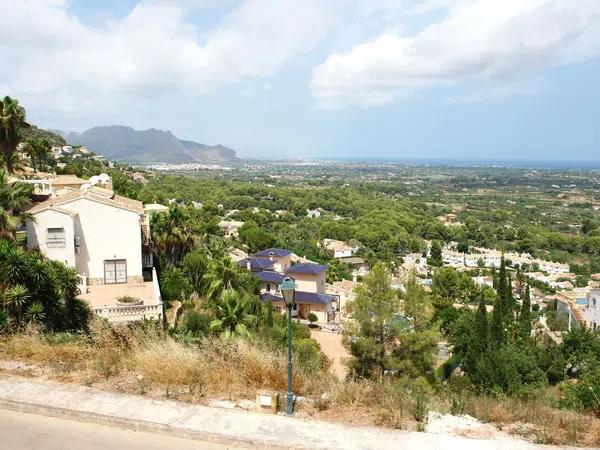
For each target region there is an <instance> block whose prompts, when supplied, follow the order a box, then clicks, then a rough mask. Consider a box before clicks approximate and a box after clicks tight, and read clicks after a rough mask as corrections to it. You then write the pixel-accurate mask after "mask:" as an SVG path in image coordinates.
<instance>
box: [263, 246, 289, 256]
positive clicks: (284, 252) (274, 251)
mask: <svg viewBox="0 0 600 450" xmlns="http://www.w3.org/2000/svg"><path fill="white" fill-rule="evenodd" d="M271 253H272V254H273V256H277V257H281V256H288V255H291V254H292V252H290V251H289V250H285V249H283V248H267V249H265V250H261V251H260V252H258V253H257V254H256V255H254V256H263V257H265V256H271Z"/></svg>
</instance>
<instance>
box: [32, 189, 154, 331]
mask: <svg viewBox="0 0 600 450" xmlns="http://www.w3.org/2000/svg"><path fill="white" fill-rule="evenodd" d="M28 212H29V213H30V214H31V215H32V216H33V218H34V220H28V221H27V223H26V230H27V246H28V248H30V249H39V251H40V252H41V253H43V254H44V255H45V256H46V257H48V258H49V259H52V260H56V261H61V262H63V263H64V264H66V265H67V266H70V267H73V268H75V269H76V270H77V273H79V275H80V278H81V287H80V290H81V298H83V299H84V300H86V301H88V302H89V303H90V306H91V308H92V310H93V311H94V312H95V313H96V314H98V315H100V316H102V317H105V318H107V319H108V320H110V321H115V322H118V321H131V320H141V319H144V318H151V319H161V318H162V302H161V298H160V291H159V289H158V283H157V280H156V275H155V273H154V270H153V261H152V253H151V249H150V246H151V242H150V224H149V221H148V216H147V215H146V214H145V212H144V209H143V206H142V203H141V202H139V201H137V200H132V199H129V198H126V197H120V196H118V195H115V194H114V193H113V192H112V191H109V190H107V189H102V188H88V189H78V190H73V191H70V192H66V193H63V194H62V195H59V196H57V197H53V198H50V199H48V200H46V201H43V202H41V203H38V204H36V205H34V206H33V207H32V208H30V209H29V211H28ZM124 297H128V298H129V299H130V300H133V302H132V303H131V304H129V305H124V304H120V303H119V298H124Z"/></svg>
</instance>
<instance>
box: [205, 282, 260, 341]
mask: <svg viewBox="0 0 600 450" xmlns="http://www.w3.org/2000/svg"><path fill="white" fill-rule="evenodd" d="M248 304H249V299H248V298H247V297H240V294H239V293H238V292H236V291H234V290H233V289H227V290H225V291H223V293H222V294H221V297H220V299H219V303H218V304H217V309H216V311H215V313H216V316H217V319H215V320H213V321H212V322H211V323H210V329H211V331H221V338H222V339H224V340H228V339H231V338H233V337H236V336H247V335H248V334H249V328H251V327H252V326H254V325H255V324H256V322H257V320H258V318H257V317H256V316H255V315H253V314H250V313H249V312H248Z"/></svg>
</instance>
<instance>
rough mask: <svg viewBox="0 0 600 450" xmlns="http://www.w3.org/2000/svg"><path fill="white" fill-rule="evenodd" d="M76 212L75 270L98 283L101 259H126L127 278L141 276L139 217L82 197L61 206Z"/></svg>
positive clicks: (101, 269)
mask: <svg viewBox="0 0 600 450" xmlns="http://www.w3.org/2000/svg"><path fill="white" fill-rule="evenodd" d="M61 207H62V208H65V209H69V210H72V211H75V212H77V213H78V216H77V217H75V227H74V228H75V236H79V237H80V253H79V255H77V256H76V268H77V272H79V273H82V274H83V273H85V274H87V276H88V277H89V278H90V279H92V280H91V281H92V282H94V281H96V282H98V281H100V280H102V282H103V280H104V260H106V259H125V260H127V278H128V280H130V281H131V280H132V278H134V279H140V280H141V278H142V252H141V249H142V236H141V231H140V216H139V215H138V214H137V213H134V212H131V211H127V210H125V209H121V208H115V207H113V206H108V205H104V204H101V203H98V202H94V201H91V200H88V199H85V198H81V199H77V200H75V201H73V202H71V203H68V204H65V205H62V206H61ZM94 279H95V280H94Z"/></svg>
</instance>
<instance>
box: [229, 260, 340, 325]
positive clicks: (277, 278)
mask: <svg viewBox="0 0 600 450" xmlns="http://www.w3.org/2000/svg"><path fill="white" fill-rule="evenodd" d="M291 255H292V253H291V252H290V251H289V250H285V249H281V248H268V249H266V250H262V251H260V252H258V253H256V254H255V255H254V256H251V257H248V258H246V259H243V260H241V261H240V262H239V263H238V264H240V265H241V266H243V267H246V269H247V270H248V271H250V272H252V274H253V275H254V276H256V277H257V278H258V279H259V280H260V292H261V294H260V298H261V300H262V301H263V302H272V303H273V306H274V307H275V310H276V311H278V312H281V313H285V311H286V308H285V303H284V301H283V297H282V296H281V292H279V285H280V284H281V282H282V281H283V280H284V278H285V277H290V278H292V279H293V280H294V281H295V283H296V293H295V306H294V309H293V310H292V316H293V317H298V318H301V319H308V316H309V314H311V313H313V314H315V315H316V316H317V319H318V322H321V323H327V322H332V321H333V320H334V318H335V309H336V302H337V301H338V297H337V296H335V295H330V294H327V293H326V292H325V278H326V276H327V266H326V265H322V264H313V263H303V264H296V265H292V261H291Z"/></svg>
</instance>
